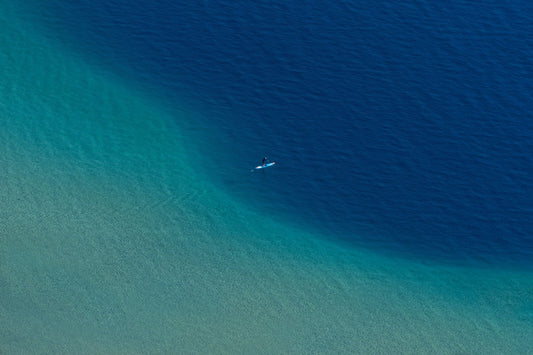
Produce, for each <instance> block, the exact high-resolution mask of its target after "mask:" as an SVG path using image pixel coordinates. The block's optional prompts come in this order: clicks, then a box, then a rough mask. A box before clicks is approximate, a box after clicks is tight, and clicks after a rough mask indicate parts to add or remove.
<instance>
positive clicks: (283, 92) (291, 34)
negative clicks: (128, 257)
mask: <svg viewBox="0 0 533 355" xmlns="http://www.w3.org/2000/svg"><path fill="white" fill-rule="evenodd" d="M32 7H33V8H34V9H38V11H39V12H38V13H39V16H41V20H42V21H43V22H45V24H46V27H47V28H49V29H50V31H51V33H52V34H53V36H57V37H58V38H59V39H60V40H62V41H64V42H65V43H67V44H68V45H69V46H71V47H72V48H74V49H75V50H77V51H79V53H82V54H83V55H84V56H87V58H90V60H93V61H95V62H96V63H98V64H99V65H102V66H105V67H107V68H110V69H112V70H114V71H115V72H117V73H119V74H120V75H123V76H125V77H128V78H129V79H133V81H134V82H136V83H138V84H139V86H142V87H144V88H145V89H147V90H149V91H151V92H152V93H155V94H156V95H157V96H160V97H162V98H163V99H164V100H166V102H168V103H169V105H173V104H175V105H176V106H177V107H179V106H180V105H183V104H184V103H186V104H189V105H191V107H192V106H193V107H195V108H196V109H197V110H198V111H200V112H201V113H200V114H199V115H195V116H194V121H191V122H188V123H186V124H187V125H188V127H191V126H194V127H196V130H193V131H194V132H197V133H198V137H196V139H197V140H198V145H199V151H200V153H201V154H199V158H198V164H199V166H209V167H215V169H212V170H209V171H210V173H209V174H210V175H208V176H209V178H212V179H213V180H214V181H215V182H216V183H217V184H218V185H219V186H221V187H222V188H224V189H226V190H228V191H230V192H231V193H232V194H233V195H234V196H235V197H236V198H239V199H241V200H242V201H244V202H246V203H248V204H250V206H252V207H253V208H256V209H259V210H261V211H265V213H270V214H277V215H279V216H280V217H283V218H287V219H290V220H293V221H295V222H296V223H299V224H301V225H303V226H306V227H312V228H318V229H320V230H323V231H327V235H328V236H330V237H334V238H339V240H343V241H345V242H347V243H349V244H352V243H353V244H354V245H358V246H365V247H370V248H375V249H379V250H386V251H388V252H395V253H401V254H406V255H409V256H413V257H422V258H432V259H433V258H437V259H440V260H448V261H450V260H463V261H464V260H475V261H484V262H488V263H499V262H502V263H508V262H518V263H521V264H523V265H525V264H531V262H532V261H533V236H532V234H533V233H532V232H533V202H532V196H533V177H532V173H533V158H532V152H533V139H532V138H533V121H532V120H531V117H532V112H533V72H532V68H533V59H532V58H533V19H532V18H531V16H530V14H532V13H533V6H532V5H531V3H530V2H527V1H508V2H505V3H503V2H497V1H488V2H484V3H479V2H471V1H466V0H455V1H451V2H444V3H439V2H436V3H435V2H434V1H427V0H418V1H406V2H405V1H404V2H397V1H377V2H368V1H340V2H330V1H314V2H303V1H290V2H287V1H278V0H275V1H216V2H215V1H213V2H205V1H198V2H197V1H192V2H177V1H170V0H164V1H147V0H127V1H126V0H105V1H103V0H91V1H75V2H73V1H58V0H52V1H48V2H46V4H40V3H36V4H33V5H32ZM147 119H149V118H147ZM265 154H266V155H268V156H269V157H270V158H271V160H275V161H277V163H278V164H277V166H276V167H275V168H272V169H269V170H268V171H264V172H262V173H259V174H258V173H250V171H249V168H251V167H253V166H255V165H257V164H258V163H259V162H260V160H261V158H262V157H263V155H265ZM206 171H207V168H206Z"/></svg>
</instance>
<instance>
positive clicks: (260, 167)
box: [254, 161, 276, 170]
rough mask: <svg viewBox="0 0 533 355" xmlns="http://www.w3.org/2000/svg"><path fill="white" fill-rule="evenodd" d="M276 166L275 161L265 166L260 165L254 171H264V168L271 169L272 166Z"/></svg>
mask: <svg viewBox="0 0 533 355" xmlns="http://www.w3.org/2000/svg"><path fill="white" fill-rule="evenodd" d="M274 164H276V162H275V161H273V162H272V163H268V164H265V165H259V166H256V167H255V168H254V169H255V170H259V169H264V168H268V167H271V166H273V165H274Z"/></svg>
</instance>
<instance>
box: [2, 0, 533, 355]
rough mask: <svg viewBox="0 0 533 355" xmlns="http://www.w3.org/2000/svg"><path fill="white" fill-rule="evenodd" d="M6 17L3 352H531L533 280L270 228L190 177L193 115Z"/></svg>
mask: <svg viewBox="0 0 533 355" xmlns="http://www.w3.org/2000/svg"><path fill="white" fill-rule="evenodd" d="M0 9H1V12H2V13H4V14H9V16H3V18H2V26H1V27H0V28H1V30H0V31H1V32H0V43H2V44H3V51H2V52H1V53H0V64H1V65H0V68H2V69H1V70H2V81H1V82H0V97H1V100H0V125H1V127H2V128H1V129H0V142H1V143H0V174H1V177H2V181H3V183H2V184H0V199H1V201H2V209H1V211H0V219H1V224H0V320H1V321H0V351H1V352H2V354H11V353H174V352H180V353H181V352H185V353H206V352H209V353H212V352H215V353H218V352H231V353H235V352H237V353H251V352H263V353H273V352H274V353H277V352H288V353H309V352H315V353H316V352H340V353H354V352H356V353H393V352H403V353H413V352H417V353H428V352H431V353H480V354H489V353H527V352H528V351H530V349H531V348H533V340H532V339H533V337H532V336H531V334H533V300H532V297H531V295H532V294H533V278H532V277H531V276H532V275H531V272H529V271H521V270H518V269H516V270H515V269H497V268H476V267H460V266H453V265H445V264H433V263H431V264H430V263H424V262H421V261H413V260H410V259H406V258H396V257H391V256H389V257H387V256H383V255H380V254H377V253H375V252H371V251H368V250H366V249H357V248H353V247H350V248H348V247H346V246H345V245H342V244H340V243H335V242H332V241H328V240H329V239H331V238H327V236H324V235H318V234H314V233H316V232H313V230H312V229H310V228H309V229H304V228H303V227H300V226H298V225H296V224H289V223H287V222H286V221H284V220H279V219H277V218H276V217H272V216H269V215H265V214H261V215H260V214H258V212H256V210H250V209H248V208H247V206H246V205H244V204H242V203H241V202H239V201H237V200H235V199H233V197H232V196H231V195H229V194H228V193H227V192H225V190H223V189H220V188H219V187H218V185H217V183H216V182H215V181H213V182H211V181H210V180H209V179H208V178H207V177H206V174H205V172H202V171H199V170H197V169H195V166H198V165H200V164H199V160H200V161H201V159H202V158H201V156H200V154H199V153H198V152H199V150H201V148H200V147H197V145H198V144H199V143H198V142H197V141H196V140H195V139H194V137H196V136H197V135H199V134H201V130H200V132H199V131H198V129H197V128H194V127H192V126H191V125H190V124H189V123H187V122H190V121H191V120H192V118H193V117H194V115H195V114H196V113H195V112H193V111H191V110H192V109H191V108H190V107H188V106H187V105H185V104H184V105H183V109H181V110H180V109H179V106H180V105H179V103H173V106H172V107H170V106H165V104H164V102H161V101H160V100H157V99H155V98H153V97H151V95H150V94H149V93H145V92H143V90H141V89H138V88H136V87H132V85H131V83H129V82H126V81H125V80H124V79H123V78H121V77H118V76H115V75H114V74H113V73H112V72H111V71H109V70H107V69H105V68H102V67H98V66H96V65H94V64H92V63H90V62H88V61H86V60H85V59H84V58H83V57H82V56H79V55H77V54H76V53H74V52H71V51H69V50H68V49H66V48H64V47H62V45H61V44H60V43H58V42H56V41H54V40H53V39H52V38H50V37H48V36H46V35H44V34H43V33H42V32H41V31H39V28H38V27H37V26H34V25H33V24H32V23H31V22H29V21H28V20H27V17H26V14H25V12H24V11H23V10H20V9H18V8H17V7H16V6H14V5H11V4H2V5H0ZM176 107H177V108H176ZM182 122H183V123H182Z"/></svg>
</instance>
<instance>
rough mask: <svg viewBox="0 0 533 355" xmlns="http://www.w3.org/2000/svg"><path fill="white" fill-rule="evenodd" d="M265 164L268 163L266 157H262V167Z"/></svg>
mask: <svg viewBox="0 0 533 355" xmlns="http://www.w3.org/2000/svg"><path fill="white" fill-rule="evenodd" d="M267 162H268V157H264V158H263V163H262V165H263V166H265V165H266V163H267Z"/></svg>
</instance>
